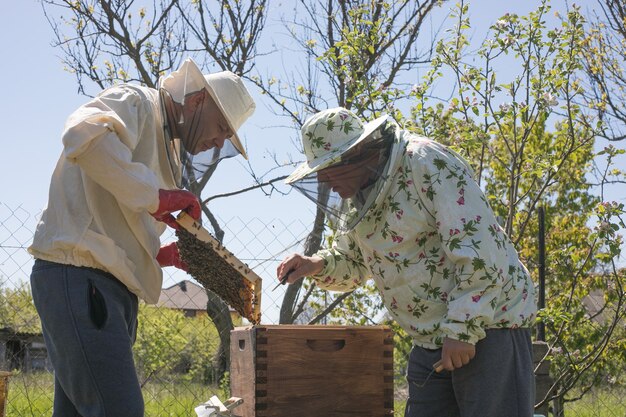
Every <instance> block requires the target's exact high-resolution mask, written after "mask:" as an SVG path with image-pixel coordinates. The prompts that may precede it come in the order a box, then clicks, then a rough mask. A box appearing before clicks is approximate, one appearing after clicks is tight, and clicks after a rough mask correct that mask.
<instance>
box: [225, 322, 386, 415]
mask: <svg viewBox="0 0 626 417" xmlns="http://www.w3.org/2000/svg"><path fill="white" fill-rule="evenodd" d="M230 383H231V395H232V396H234V397H240V398H243V400H244V403H243V404H242V405H241V406H239V407H237V408H236V409H235V410H234V412H235V414H236V415H237V416H241V417H293V416H299V417H320V416H324V417H342V416H351V417H355V416H359V417H383V416H392V415H393V333H392V332H391V329H390V328H389V327H387V326H317V325H316V326H298V325H257V326H249V327H237V328H235V330H233V331H232V332H231V349H230Z"/></svg>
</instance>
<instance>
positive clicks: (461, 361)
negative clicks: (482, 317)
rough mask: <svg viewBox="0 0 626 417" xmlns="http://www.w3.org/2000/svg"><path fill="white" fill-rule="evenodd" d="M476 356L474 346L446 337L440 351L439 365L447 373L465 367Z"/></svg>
mask: <svg viewBox="0 0 626 417" xmlns="http://www.w3.org/2000/svg"><path fill="white" fill-rule="evenodd" d="M475 355H476V346H474V345H472V344H471V343H466V342H461V341H460V340H455V339H450V338H448V337H446V338H445V339H444V340H443V348H442V349H441V365H442V366H443V368H444V369H446V370H448V371H453V370H455V369H458V368H461V367H462V366H463V365H467V364H468V363H469V361H470V360H472V359H473V358H474V356H475Z"/></svg>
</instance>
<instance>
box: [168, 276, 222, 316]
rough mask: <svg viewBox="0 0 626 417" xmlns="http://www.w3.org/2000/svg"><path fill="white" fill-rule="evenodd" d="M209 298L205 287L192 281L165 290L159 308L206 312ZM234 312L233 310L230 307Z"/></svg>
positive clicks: (181, 282) (182, 282) (185, 281)
mask: <svg viewBox="0 0 626 417" xmlns="http://www.w3.org/2000/svg"><path fill="white" fill-rule="evenodd" d="M208 300H209V298H208V297H207V295H206V290H205V289H204V287H202V286H200V285H198V284H196V283H195V282H193V281H190V280H187V279H186V280H183V281H180V282H178V283H176V284H174V285H172V286H171V287H168V288H163V289H162V290H161V295H160V297H159V301H158V302H157V306H159V307H167V308H171V309H176V310H202V311H205V310H206V305H207V302H208ZM229 309H230V310H231V311H232V308H230V307H229Z"/></svg>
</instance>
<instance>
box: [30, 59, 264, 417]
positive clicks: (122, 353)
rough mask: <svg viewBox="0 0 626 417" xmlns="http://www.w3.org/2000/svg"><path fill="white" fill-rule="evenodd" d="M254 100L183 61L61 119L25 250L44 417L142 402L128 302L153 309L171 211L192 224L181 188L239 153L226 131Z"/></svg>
mask: <svg viewBox="0 0 626 417" xmlns="http://www.w3.org/2000/svg"><path fill="white" fill-rule="evenodd" d="M254 109H255V104H254V101H253V100H252V98H251V96H250V94H249V92H248V91H247V89H246V87H245V86H244V84H243V82H242V80H241V79H240V77H238V76H237V75H235V74H233V73H231V72H228V71H225V72H220V73H215V74H209V75H203V74H202V72H201V71H200V70H199V68H198V67H197V66H196V64H195V63H194V62H193V61H192V60H190V59H188V60H186V61H185V62H184V63H183V64H182V66H181V67H180V68H179V69H178V70H177V71H175V72H173V73H172V74H170V75H169V76H166V77H164V78H162V79H161V80H159V86H158V89H152V88H146V87H142V86H137V85H129V84H125V85H120V86H115V87H111V88H109V89H106V90H104V91H103V92H102V93H100V94H99V95H98V96H97V97H95V98H94V99H93V100H91V101H90V102H88V103H86V104H85V105H83V106H81V107H80V108H79V109H78V110H76V111H75V112H74V113H73V114H72V115H71V116H70V117H69V119H68V120H67V123H66V126H65V131H64V132H63V146H64V149H63V153H62V154H61V157H60V158H59V161H58V163H57V166H56V168H55V170H54V173H53V175H52V181H51V185H50V194H49V201H48V206H47V208H46V209H45V211H44V213H43V215H42V217H41V221H40V222H39V224H38V226H37V230H36V232H35V236H34V239H33V244H32V246H31V247H30V248H29V252H30V253H31V254H32V255H33V256H34V257H35V263H34V266H33V271H32V274H31V285H32V292H33V299H34V302H35V306H36V308H37V311H38V313H39V316H40V318H41V322H42V327H43V334H44V338H45V341H46V346H47V348H48V353H49V356H50V360H51V362H52V365H53V367H54V371H55V395H54V412H53V416H55V417H61V416H82V417H125V416H128V417H131V416H132V417H136V416H143V415H144V403H143V398H142V394H141V390H140V386H139V382H138V379H137V375H136V372H135V367H134V363H133V356H132V345H133V342H134V340H135V336H136V329H137V304H138V298H141V299H143V300H144V301H145V302H147V303H156V302H157V301H158V298H159V294H160V291H161V283H162V271H161V267H162V266H176V267H179V268H181V269H184V268H185V265H184V264H183V263H182V262H181V260H180V258H179V256H178V249H177V247H176V244H175V243H172V244H169V245H166V246H164V247H161V248H160V241H159V236H160V235H161V234H162V233H163V232H164V230H165V228H166V226H165V224H166V223H167V224H169V225H170V226H172V227H176V222H175V221H174V218H173V216H172V214H171V213H173V212H176V211H179V210H184V211H186V212H188V213H189V214H190V215H191V216H192V217H194V218H196V219H198V218H199V217H200V215H201V209H200V204H199V201H198V199H197V198H196V196H195V195H193V194H192V193H191V192H189V191H185V190H183V189H182V188H189V187H190V186H192V185H193V183H194V182H196V181H199V180H200V179H201V178H202V176H203V175H204V174H205V172H206V171H207V170H208V169H209V168H210V167H211V166H212V165H213V164H215V163H216V162H217V161H219V160H220V159H223V158H227V157H230V156H235V155H238V154H241V155H243V156H244V157H245V158H247V155H246V152H245V149H244V147H243V146H242V143H241V141H240V139H239V137H238V136H237V133H236V132H237V130H238V129H239V127H240V126H241V125H242V124H243V123H244V122H245V121H246V119H248V118H249V117H250V115H251V114H252V113H253V112H254Z"/></svg>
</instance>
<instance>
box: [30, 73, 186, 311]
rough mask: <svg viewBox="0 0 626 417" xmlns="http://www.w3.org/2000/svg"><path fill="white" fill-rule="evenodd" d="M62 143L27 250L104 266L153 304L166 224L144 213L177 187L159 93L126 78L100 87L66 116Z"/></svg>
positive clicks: (42, 256)
mask: <svg viewBox="0 0 626 417" xmlns="http://www.w3.org/2000/svg"><path fill="white" fill-rule="evenodd" d="M63 145H64V149H63V153H62V154H61V157H60V159H59V161H58V163H57V165H56V168H55V170H54V174H53V176H52V181H51V185H50V194H49V200H48V206H47V208H46V209H45V211H44V213H43V215H42V217H41V220H40V222H39V224H38V226H37V230H36V233H35V236H34V239H33V244H32V246H31V247H30V248H29V252H30V253H31V254H32V255H33V256H34V257H36V258H39V259H43V260H48V261H52V262H58V263H62V264H70V265H75V266H86V267H93V268H98V269H101V270H104V271H107V272H109V273H111V274H113V275H114V276H115V277H117V278H118V279H119V280H120V281H121V282H122V283H123V284H125V285H126V286H127V287H128V289H129V290H130V291H131V292H133V293H134V294H136V295H137V296H138V297H140V298H142V299H143V300H145V301H146V302H148V303H156V302H157V301H158V298H159V294H160V291H161V283H162V271H161V267H160V266H159V264H158V263H157V261H156V254H157V252H158V250H159V246H160V241H159V236H160V235H161V233H163V231H164V230H165V225H164V224H163V223H160V222H157V221H156V220H155V219H154V218H153V217H152V216H151V215H150V214H149V213H151V212H154V211H156V210H157V208H158V205H159V199H158V190H159V189H161V188H163V189H174V188H176V185H175V182H174V179H173V176H172V171H171V169H170V166H169V162H168V159H167V155H166V151H165V141H164V137H163V120H162V116H161V111H160V106H159V99H158V92H157V91H156V90H153V89H150V88H145V87H139V86H130V85H122V86H117V87H112V88H109V89H107V90H105V91H103V92H102V93H101V94H100V95H98V96H97V97H96V98H94V99H93V100H91V101H90V102H88V103H86V104H85V105H83V106H81V107H80V108H79V109H78V110H76V111H75V112H74V113H73V114H72V115H71V116H70V117H69V119H68V120H67V123H66V126H65V131H64V132H63Z"/></svg>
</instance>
